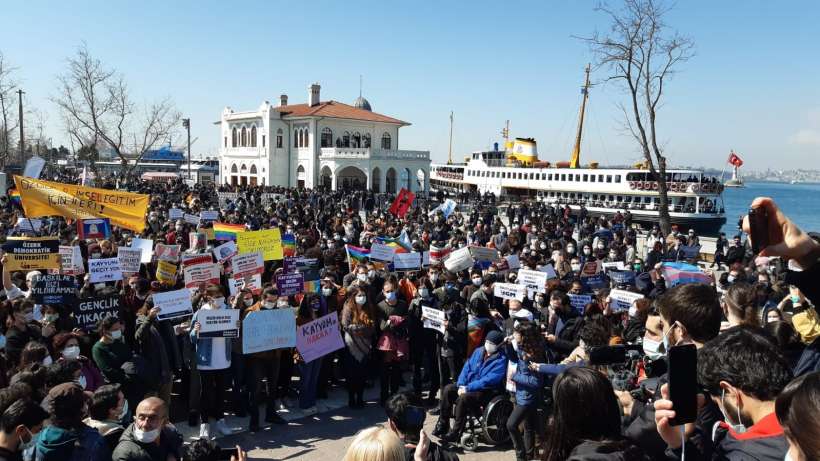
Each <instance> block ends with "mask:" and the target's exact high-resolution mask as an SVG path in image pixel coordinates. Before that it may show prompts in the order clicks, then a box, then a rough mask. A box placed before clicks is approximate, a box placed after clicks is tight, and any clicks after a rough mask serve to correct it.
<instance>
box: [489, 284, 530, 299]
mask: <svg viewBox="0 0 820 461" xmlns="http://www.w3.org/2000/svg"><path fill="white" fill-rule="evenodd" d="M493 294H494V295H495V296H498V297H499V298H501V299H517V300H519V301H524V296H526V295H527V287H526V286H524V285H519V284H517V283H495V284H493Z"/></svg>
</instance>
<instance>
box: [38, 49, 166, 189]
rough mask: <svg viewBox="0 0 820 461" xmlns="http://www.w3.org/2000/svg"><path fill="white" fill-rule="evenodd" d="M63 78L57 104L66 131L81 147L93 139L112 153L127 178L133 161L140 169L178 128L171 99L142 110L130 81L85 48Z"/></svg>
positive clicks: (55, 99) (70, 63) (70, 64)
mask: <svg viewBox="0 0 820 461" xmlns="http://www.w3.org/2000/svg"><path fill="white" fill-rule="evenodd" d="M58 79H59V94H58V95H57V96H55V97H53V98H52V100H53V101H54V102H55V103H56V104H57V105H58V106H59V107H60V109H61V111H62V113H63V120H64V121H65V128H66V131H67V132H68V133H69V134H70V135H71V136H72V138H73V139H74V140H76V141H78V142H80V143H82V142H84V141H85V142H87V141H88V140H93V142H94V145H96V144H97V142H102V144H104V145H105V146H107V147H109V148H111V150H113V151H114V153H115V154H116V155H117V157H119V159H120V162H122V164H123V167H124V168H123V171H124V172H125V173H126V174H130V173H131V170H132V169H133V168H134V166H129V165H128V161H129V160H135V163H134V165H136V163H138V162H139V161H140V160H141V159H142V157H143V156H144V155H145V153H146V152H147V151H149V150H151V149H153V148H154V147H155V146H156V145H157V143H158V142H159V141H160V140H162V139H164V138H166V137H168V136H169V135H170V134H171V133H173V131H174V130H176V129H177V127H178V125H179V119H180V114H179V112H177V110H176V109H175V108H174V105H173V103H172V102H171V101H170V99H167V98H166V99H163V100H161V101H159V102H156V103H153V104H148V105H146V107H145V109H144V110H142V109H138V108H137V106H136V104H135V103H134V102H132V101H131V98H130V96H129V93H128V86H127V85H126V83H125V79H124V78H123V77H122V76H121V75H120V74H119V73H117V72H116V71H115V70H113V69H107V68H105V67H104V66H103V64H102V63H101V62H100V60H98V59H96V58H94V57H92V56H91V54H90V53H89V51H88V49H87V48H86V46H85V45H82V46H80V48H79V49H78V50H77V54H76V55H75V56H74V57H71V58H69V59H68V69H67V70H66V73H65V74H63V75H61V76H59V77H58Z"/></svg>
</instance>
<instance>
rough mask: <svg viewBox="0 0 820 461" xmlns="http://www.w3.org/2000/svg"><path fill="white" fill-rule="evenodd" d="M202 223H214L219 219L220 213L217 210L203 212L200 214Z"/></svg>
mask: <svg viewBox="0 0 820 461" xmlns="http://www.w3.org/2000/svg"><path fill="white" fill-rule="evenodd" d="M199 219H200V221H207V222H212V221H216V220H217V219H219V211H217V210H202V211H200V212H199Z"/></svg>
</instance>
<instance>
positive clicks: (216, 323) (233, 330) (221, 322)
mask: <svg viewBox="0 0 820 461" xmlns="http://www.w3.org/2000/svg"><path fill="white" fill-rule="evenodd" d="M194 320H195V321H197V322H199V337H200V338H238V337H239V309H200V310H198V311H197V312H196V315H195V316H194Z"/></svg>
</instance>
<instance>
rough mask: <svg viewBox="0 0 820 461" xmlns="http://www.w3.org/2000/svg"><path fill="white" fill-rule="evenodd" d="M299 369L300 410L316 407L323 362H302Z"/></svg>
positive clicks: (319, 360)
mask: <svg viewBox="0 0 820 461" xmlns="http://www.w3.org/2000/svg"><path fill="white" fill-rule="evenodd" d="M298 367H299V408H301V409H303V410H304V409H305V408H310V407H313V406H315V405H316V388H317V386H318V384H319V371H320V370H321V369H322V360H321V359H315V360H313V361H312V362H308V363H304V362H300V363H299V364H298Z"/></svg>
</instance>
